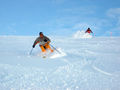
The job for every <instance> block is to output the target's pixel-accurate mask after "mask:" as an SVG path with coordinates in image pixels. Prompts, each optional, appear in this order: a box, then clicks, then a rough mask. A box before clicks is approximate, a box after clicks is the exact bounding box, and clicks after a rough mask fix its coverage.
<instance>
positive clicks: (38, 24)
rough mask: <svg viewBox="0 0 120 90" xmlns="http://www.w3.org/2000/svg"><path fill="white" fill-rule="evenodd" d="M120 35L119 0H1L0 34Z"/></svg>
mask: <svg viewBox="0 0 120 90" xmlns="http://www.w3.org/2000/svg"><path fill="white" fill-rule="evenodd" d="M88 27H90V28H91V29H92V30H93V32H94V33H95V35H96V36H109V35H110V33H111V32H112V35H113V36H120V0H114V1H113V0H0V35H38V33H39V32H40V31H42V32H44V33H45V34H47V35H72V34H73V33H75V32H76V31H78V30H86V29H87V28H88Z"/></svg>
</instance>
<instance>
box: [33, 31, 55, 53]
mask: <svg viewBox="0 0 120 90" xmlns="http://www.w3.org/2000/svg"><path fill="white" fill-rule="evenodd" d="M50 42H51V41H50V39H49V38H48V37H46V36H44V35H43V33H42V32H40V33H39V37H38V38H37V39H36V40H35V41H34V44H33V46H32V47H33V48H35V46H36V44H38V43H39V46H40V48H41V50H42V52H43V53H46V50H47V49H48V50H50V51H51V52H53V49H51V47H50V45H49V43H50Z"/></svg>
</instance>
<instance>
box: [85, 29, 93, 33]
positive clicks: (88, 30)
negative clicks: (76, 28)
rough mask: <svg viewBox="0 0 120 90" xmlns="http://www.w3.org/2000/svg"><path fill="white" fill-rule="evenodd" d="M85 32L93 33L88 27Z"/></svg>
mask: <svg viewBox="0 0 120 90" xmlns="http://www.w3.org/2000/svg"><path fill="white" fill-rule="evenodd" d="M85 33H89V34H90V33H93V32H92V30H91V29H90V28H88V29H87V30H86V31H85Z"/></svg>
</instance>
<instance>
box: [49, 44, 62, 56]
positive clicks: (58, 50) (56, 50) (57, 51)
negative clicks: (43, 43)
mask: <svg viewBox="0 0 120 90" xmlns="http://www.w3.org/2000/svg"><path fill="white" fill-rule="evenodd" d="M50 46H51V47H52V48H54V50H56V51H57V52H58V53H59V54H61V52H60V51H59V50H57V49H56V48H55V47H54V46H53V45H51V44H50Z"/></svg>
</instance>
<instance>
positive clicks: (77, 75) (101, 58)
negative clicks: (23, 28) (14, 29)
mask: <svg viewBox="0 0 120 90" xmlns="http://www.w3.org/2000/svg"><path fill="white" fill-rule="evenodd" d="M35 38H36V37H33V36H0V90H119V89H120V42H119V41H120V37H96V38H95V37H94V38H88V39H87V38H83V39H74V38H70V37H50V38H51V40H52V43H51V44H52V45H53V46H55V47H56V48H60V49H61V50H62V51H63V52H64V53H65V54H66V56H64V57H59V58H54V59H51V58H45V59H43V58H41V57H40V56H37V54H39V53H40V51H41V50H40V48H39V46H38V45H37V46H36V48H35V49H33V52H32V55H31V56H30V55H29V52H30V50H31V46H32V44H33V41H34V40H35Z"/></svg>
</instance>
